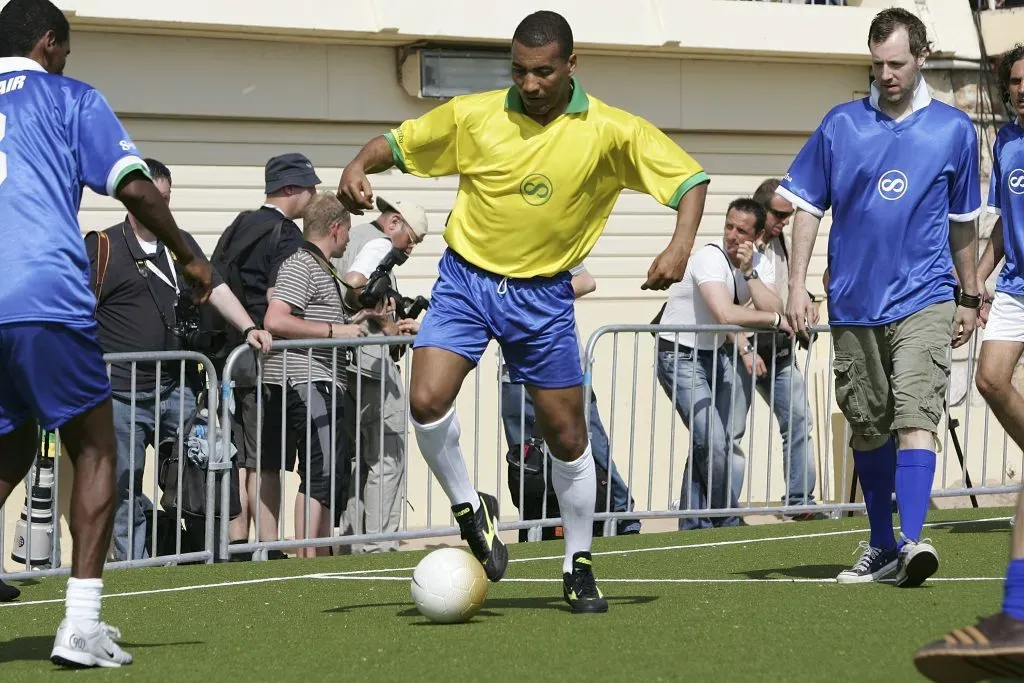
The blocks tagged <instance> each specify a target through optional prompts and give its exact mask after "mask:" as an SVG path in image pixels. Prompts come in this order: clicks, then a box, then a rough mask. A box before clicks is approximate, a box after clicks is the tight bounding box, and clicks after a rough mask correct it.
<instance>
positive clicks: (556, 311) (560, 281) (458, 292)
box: [413, 249, 583, 389]
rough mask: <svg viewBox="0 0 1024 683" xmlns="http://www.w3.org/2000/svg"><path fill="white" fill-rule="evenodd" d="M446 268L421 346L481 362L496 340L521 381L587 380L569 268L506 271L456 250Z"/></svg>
mask: <svg viewBox="0 0 1024 683" xmlns="http://www.w3.org/2000/svg"><path fill="white" fill-rule="evenodd" d="M438 270H439V277H438V279H437V282H436V283H435V284H434V289H433V292H432V293H431V295H430V308H429V309H427V315H426V316H425V317H424V319H423V325H422V326H421V328H420V331H419V333H418V334H417V335H416V342H415V344H414V345H413V348H421V347H424V346H433V347H436V348H441V349H445V350H447V351H451V352H452V353H457V354H459V355H460V356H463V357H464V358H466V359H468V360H469V361H470V362H472V363H473V364H477V363H479V362H480V357H481V356H483V353H484V350H485V349H486V348H487V344H488V342H490V340H491V339H496V340H498V343H499V344H500V345H501V350H502V353H503V354H504V357H505V363H506V364H507V365H508V369H509V378H510V379H511V380H512V381H513V382H515V383H517V384H529V385H532V386H535V387H540V388H542V389H562V388H566V387H574V386H579V385H580V384H582V383H583V371H582V370H581V369H580V349H579V344H578V341H577V338H576V315H575V311H574V308H573V306H574V303H575V300H576V297H575V295H574V294H573V289H572V277H571V276H570V275H569V273H560V274H559V275H556V276H554V277H533V278H528V279H515V278H505V277H502V276H501V275H496V274H494V273H491V272H489V271H486V270H483V269H482V268H477V267H476V266H474V265H472V264H471V263H469V262H468V261H466V260H465V259H463V258H462V257H461V256H459V255H458V254H456V253H455V252H454V251H452V250H451V249H448V250H446V251H445V253H444V256H442V257H441V263H440V265H439V267H438Z"/></svg>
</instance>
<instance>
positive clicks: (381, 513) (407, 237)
mask: <svg viewBox="0 0 1024 683" xmlns="http://www.w3.org/2000/svg"><path fill="white" fill-rule="evenodd" d="M377 208H378V209H379V210H380V212H381V214H380V216H378V217H377V218H376V220H374V221H371V222H370V223H364V224H362V225H357V226H355V227H353V228H352V231H351V241H350V242H349V246H348V250H347V251H346V252H345V255H344V256H343V257H342V258H340V259H336V260H335V265H336V267H337V269H338V272H339V273H342V274H343V277H344V280H345V282H346V283H347V284H348V285H349V286H350V287H351V289H349V290H348V291H347V292H346V296H345V304H346V306H348V307H349V309H350V310H361V309H367V308H369V309H375V308H378V307H379V306H380V305H381V304H382V303H383V304H384V305H385V306H389V305H390V302H392V301H393V302H394V305H395V309H396V310H395V314H394V316H393V317H394V318H395V320H394V321H393V322H391V323H390V324H385V325H384V326H383V327H382V326H380V325H372V326H371V327H370V330H369V331H370V333H371V334H388V335H397V334H410V335H413V334H416V332H418V331H419V327H420V323H419V321H418V320H416V317H417V316H418V315H419V313H420V312H421V311H422V310H423V308H425V307H426V306H427V301H426V299H424V298H423V297H417V299H415V300H411V299H408V298H406V297H403V296H402V295H401V294H400V293H399V289H398V280H397V278H396V277H395V273H394V267H395V266H396V265H401V264H402V263H404V261H405V259H406V258H408V256H409V254H411V253H412V251H413V249H414V248H415V247H416V245H418V244H419V243H421V242H422V241H423V239H424V238H425V237H426V235H427V231H428V224H427V212H426V211H425V210H424V209H423V207H421V206H417V205H416V204H409V203H406V202H402V201H396V202H394V203H389V202H387V201H386V200H384V199H382V198H380V197H377ZM404 350H405V349H404V348H401V347H398V348H395V349H393V350H391V352H390V354H386V353H385V350H384V349H383V348H382V347H380V346H364V347H362V350H361V351H360V352H359V353H358V358H357V357H356V355H353V357H352V362H351V363H350V364H349V367H348V387H347V391H346V400H345V406H346V418H347V419H348V421H349V429H350V434H351V435H352V438H353V439H354V438H355V434H356V430H357V429H358V430H359V434H360V439H359V446H360V448H359V450H360V454H359V455H360V466H359V474H360V479H361V480H362V481H361V482H356V481H355V469H354V468H353V472H352V484H351V486H350V487H349V500H348V506H347V508H346V509H345V517H344V526H345V533H357V534H358V533H368V534H374V533H385V532H391V531H398V528H399V525H400V524H401V521H402V501H401V493H402V490H403V488H404V487H403V479H404V476H405V454H406V443H405V421H406V418H405V383H404V382H403V381H402V376H401V374H400V373H399V366H398V365H397V364H396V363H395V362H393V361H392V359H391V357H388V355H391V356H392V357H397V356H398V355H399V354H400V353H401V352H403V351H404ZM357 362H358V364H359V367H358V368H357V366H356V363H357ZM357 372H358V373H359V374H361V375H362V379H361V382H360V384H359V385H358V386H357V380H359V377H358V375H357ZM382 374H383V379H382ZM382 387H383V390H384V391H383V397H382V396H381V388H382ZM357 398H358V399H359V402H360V405H359V408H360V410H359V414H358V416H357V415H356V399H357ZM382 404H383V405H382ZM381 422H383V423H384V425H383V426H384V429H383V434H384V436H383V441H382V440H381ZM353 451H354V444H353ZM353 464H354V463H353ZM360 484H362V485H361V486H360ZM397 549H398V543H397V542H395V541H390V542H383V543H368V544H364V545H361V546H357V547H356V548H355V550H356V551H357V552H364V553H369V552H382V551H388V550H397Z"/></svg>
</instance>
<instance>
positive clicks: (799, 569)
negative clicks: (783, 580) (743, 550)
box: [736, 564, 850, 579]
mask: <svg viewBox="0 0 1024 683" xmlns="http://www.w3.org/2000/svg"><path fill="white" fill-rule="evenodd" d="M849 568H850V565H846V564H802V565H798V566H796V567H782V568H779V569H753V570H751V571H748V572H736V574H739V575H742V576H745V577H747V578H748V579H775V578H778V577H779V576H785V577H788V578H791V579H834V578H835V577H836V575H837V574H839V572H841V571H843V570H844V569H849Z"/></svg>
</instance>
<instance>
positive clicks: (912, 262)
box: [779, 82, 981, 326]
mask: <svg viewBox="0 0 1024 683" xmlns="http://www.w3.org/2000/svg"><path fill="white" fill-rule="evenodd" d="M779 194H781V195H782V196H784V197H785V198H787V199H788V200H789V201H791V202H792V203H793V204H795V205H796V206H798V207H799V208H801V209H803V210H804V211H807V212H809V213H811V214H813V215H815V216H818V217H821V216H822V215H823V214H824V213H825V211H827V210H829V209H831V210H832V227H831V229H830V230H829V237H828V268H829V278H830V279H829V285H828V315H829V323H830V324H832V325H864V326H875V325H885V324H888V323H891V322H894V321H897V320H901V319H903V318H906V317H907V316H910V315H912V314H914V313H916V312H918V311H920V310H922V309H924V308H926V307H927V306H930V305H932V304H935V303H939V302H942V301H951V300H952V299H953V286H954V285H955V283H956V280H955V278H954V277H953V259H952V256H951V253H950V248H949V223H950V221H956V222H969V221H972V220H974V219H975V218H977V216H978V214H979V213H980V211H981V181H980V178H979V175H978V137H977V134H976V133H975V130H974V125H973V124H972V123H971V120H970V118H968V117H967V115H966V114H964V113H963V112H961V111H959V110H957V109H955V108H953V107H950V106H948V105H946V104H943V103H942V102H938V101H934V100H932V98H931V97H930V96H929V94H928V90H927V87H926V86H925V85H924V83H923V82H919V83H918V86H917V89H916V90H915V92H914V99H913V107H912V113H911V114H909V115H908V116H907V117H905V118H904V119H902V120H901V121H898V122H897V121H895V120H893V119H892V118H890V117H889V116H887V115H885V114H883V113H882V112H881V111H880V110H879V107H878V90H877V89H876V88H875V86H872V93H871V96H870V97H866V98H864V99H861V100H856V101H853V102H847V103H845V104H841V105H839V106H837V107H835V108H834V109H832V111H830V112H829V113H828V114H827V115H826V116H825V118H824V120H823V121H822V122H821V125H820V126H819V127H818V129H817V130H816V131H815V132H814V134H813V135H812V136H811V138H810V139H809V140H808V141H807V143H806V144H805V145H804V147H803V149H801V150H800V153H799V154H798V155H797V157H796V159H795V160H794V161H793V164H792V166H791V167H790V169H789V173H787V174H786V176H785V177H784V178H783V181H782V184H781V185H780V188H779Z"/></svg>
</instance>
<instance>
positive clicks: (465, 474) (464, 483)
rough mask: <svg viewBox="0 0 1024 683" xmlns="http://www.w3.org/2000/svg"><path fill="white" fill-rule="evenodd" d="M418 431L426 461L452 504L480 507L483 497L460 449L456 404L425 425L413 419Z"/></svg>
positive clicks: (460, 431)
mask: <svg viewBox="0 0 1024 683" xmlns="http://www.w3.org/2000/svg"><path fill="white" fill-rule="evenodd" d="M409 421H410V422H411V423H412V426H413V429H414V430H415V431H416V443H418V444H419V446H420V452H421V453H423V458H424V460H426V461H427V465H428V466H429V467H430V471H431V472H433V473H434V476H435V477H437V481H438V482H439V483H440V484H441V488H442V489H444V492H445V495H447V496H448V500H450V501H451V503H452V506H453V507H454V506H456V505H460V504H462V503H471V504H472V505H473V510H474V511H475V510H476V509H477V508H479V507H480V496H479V495H477V492H476V489H475V488H473V482H471V481H470V480H469V470H468V469H466V461H465V460H464V459H463V457H462V449H461V448H459V437H460V436H462V430H461V429H460V428H459V419H458V418H457V417H456V416H455V406H452V408H451V410H449V411H448V413H447V414H446V415H445V416H444V417H442V418H441V419H440V420H438V421H437V422H431V423H430V424H425V425H421V424H419V423H417V422H416V421H415V420H409Z"/></svg>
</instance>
